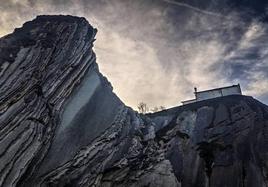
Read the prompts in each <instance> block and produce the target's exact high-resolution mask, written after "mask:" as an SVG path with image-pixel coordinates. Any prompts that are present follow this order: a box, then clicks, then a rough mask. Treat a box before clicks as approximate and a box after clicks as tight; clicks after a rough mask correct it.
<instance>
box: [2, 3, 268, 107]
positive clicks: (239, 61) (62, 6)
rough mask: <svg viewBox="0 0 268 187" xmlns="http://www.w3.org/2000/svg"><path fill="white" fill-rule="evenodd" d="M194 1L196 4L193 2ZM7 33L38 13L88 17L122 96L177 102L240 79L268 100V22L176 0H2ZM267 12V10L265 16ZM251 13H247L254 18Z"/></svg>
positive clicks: (104, 65) (103, 64)
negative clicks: (197, 89)
mask: <svg viewBox="0 0 268 187" xmlns="http://www.w3.org/2000/svg"><path fill="white" fill-rule="evenodd" d="M189 2H190V1H189ZM0 3H1V5H0V12H1V16H0V28H1V29H0V34H1V35H4V34H6V33H8V32H11V31H12V30H13V29H14V27H18V26H20V25H21V24H22V23H23V22H25V21H27V20H31V19H33V18H34V17H35V16H36V15H38V14H72V15H78V16H84V17H86V18H87V19H88V20H89V22H90V23H91V24H92V25H93V26H95V27H97V28H98V30H99V32H98V35H97V41H96V44H95V51H96V53H97V62H98V64H99V65H100V70H101V71H102V72H103V73H104V74H105V75H106V76H107V77H108V79H109V80H110V81H111V82H112V84H113V87H114V89H115V92H116V93H117V94H118V95H119V97H120V98H122V100H123V101H124V102H125V103H126V104H128V105H130V106H133V107H135V106H136V105H137V103H138V102H140V101H144V102H147V103H148V104H149V106H151V107H153V106H156V105H158V106H159V105H165V106H175V105H178V104H179V103H180V101H181V100H184V99H189V98H191V97H192V96H191V93H192V92H193V90H192V89H193V87H194V86H197V87H198V88H200V89H207V88H213V87H217V86H225V85H229V84H236V83H238V82H240V83H241V84H242V86H243V88H244V91H245V93H246V94H251V95H253V96H256V97H259V98H267V97H266V95H268V92H267V89H266V88H267V83H266V82H268V81H267V79H268V73H267V72H268V71H267V70H268V68H267V64H268V62H267V57H268V47H267V43H268V41H267V40H268V37H267V33H268V30H267V28H268V26H267V24H266V23H263V22H261V21H258V19H257V18H256V19H252V20H249V19H244V17H245V15H248V14H247V12H246V11H241V12H240V11H238V10H237V9H233V8H230V7H228V6H226V7H223V8H224V10H225V14H221V13H220V12H217V11H213V10H212V9H204V8H200V7H199V6H196V5H192V4H191V3H187V4H186V3H182V2H179V1H173V0H153V1H144V0H134V1H133V0H110V1H107V0H90V1H86V0H65V1H59V0H58V1H53V0H48V1H41V0H36V1H33V0H20V1H16V0H13V1H4V0H0ZM263 16H267V15H263ZM247 18H248V17H247Z"/></svg>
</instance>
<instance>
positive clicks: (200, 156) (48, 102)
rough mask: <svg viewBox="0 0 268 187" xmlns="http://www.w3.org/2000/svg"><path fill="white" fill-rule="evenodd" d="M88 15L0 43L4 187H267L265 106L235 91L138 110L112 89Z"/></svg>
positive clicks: (46, 23) (20, 32)
mask: <svg viewBox="0 0 268 187" xmlns="http://www.w3.org/2000/svg"><path fill="white" fill-rule="evenodd" d="M95 34H96V30H95V29H93V28H92V27H91V26H90V25H89V24H88V23H87V21H86V20H85V19H84V18H77V17H72V16H39V17H37V18H36V19H35V20H33V21H31V22H27V23H26V24H24V26H23V27H22V28H20V29H17V30H15V32H14V33H13V34H11V35H8V36H6V37H4V38H2V39H1V40H0V60H1V61H0V65H1V69H0V76H1V77H0V86H1V89H0V91H1V95H0V97H1V99H0V110H1V114H0V151H1V153H0V167H1V169H0V172H1V173H0V186H107V187H110V186H122V187H123V186H133V187H134V186H151V187H155V186H156V187H157V186H159V187H160V186H167V187H180V186H183V187H188V186H189V187H193V186H200V187H206V186H214V187H218V186H241V187H244V186H268V163H267V160H268V158H267V156H268V146H267V145H268V130H267V129H268V107H267V106H265V105H263V104H261V103H259V102H258V101H256V100H254V99H253V98H251V97H245V96H230V97H223V98H218V99H214V100H209V101H203V102H198V103H194V104H190V105H187V106H182V107H176V108H173V109H168V110H165V111H162V112H158V113H154V114H148V115H141V114H138V113H137V112H135V111H133V110H132V109H131V108H129V107H126V106H125V105H124V104H123V103H122V102H121V101H120V99H118V97H117V96H116V95H115V94H113V92H112V87H111V85H110V83H109V82H108V81H107V80H106V78H104V77H103V76H102V75H101V74H100V72H99V70H98V67H97V64H96V62H95V61H96V57H95V54H94V53H93V51H92V46H93V44H92V43H93V42H94V37H95Z"/></svg>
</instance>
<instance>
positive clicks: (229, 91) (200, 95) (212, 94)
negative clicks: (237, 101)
mask: <svg viewBox="0 0 268 187" xmlns="http://www.w3.org/2000/svg"><path fill="white" fill-rule="evenodd" d="M241 94H242V93H241V90H240V86H239V85H237V86H233V87H229V88H220V89H216V90H210V91H205V92H197V93H196V100H197V101H202V100H206V99H212V98H216V97H222V96H227V95H241Z"/></svg>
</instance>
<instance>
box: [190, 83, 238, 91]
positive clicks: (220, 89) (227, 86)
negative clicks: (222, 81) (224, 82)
mask: <svg viewBox="0 0 268 187" xmlns="http://www.w3.org/2000/svg"><path fill="white" fill-rule="evenodd" d="M233 87H239V88H240V84H237V85H232V86H226V87H220V88H214V89H211V90H203V91H198V92H195V93H203V92H209V91H216V90H222V89H226V88H233Z"/></svg>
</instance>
